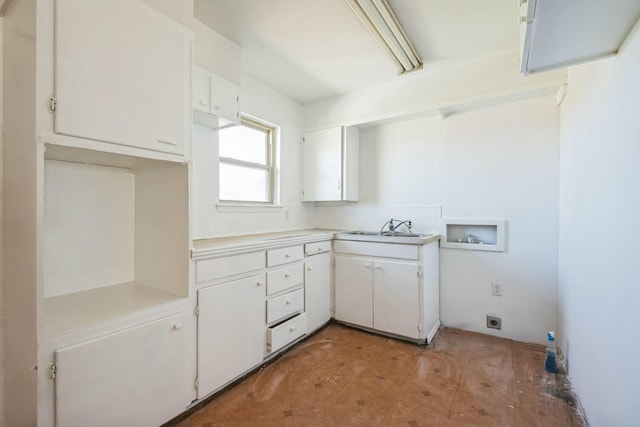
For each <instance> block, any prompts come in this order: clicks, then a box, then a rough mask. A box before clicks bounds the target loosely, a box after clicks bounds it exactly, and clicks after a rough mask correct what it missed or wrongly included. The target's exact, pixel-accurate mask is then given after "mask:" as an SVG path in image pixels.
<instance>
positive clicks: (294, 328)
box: [289, 326, 297, 332]
mask: <svg viewBox="0 0 640 427" xmlns="http://www.w3.org/2000/svg"><path fill="white" fill-rule="evenodd" d="M296 329H297V328H296V327H295V326H292V327H290V328H289V332H293V331H295V330H296Z"/></svg>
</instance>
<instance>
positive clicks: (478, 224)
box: [440, 218, 506, 252]
mask: <svg viewBox="0 0 640 427" xmlns="http://www.w3.org/2000/svg"><path fill="white" fill-rule="evenodd" d="M505 230H506V221H505V220H503V219H474V218H462V219H452V218H443V220H442V235H443V236H444V237H443V239H442V240H441V241H440V246H441V247H443V248H450V249H467V250H474V251H493V252H504V250H505V240H506V239H505Z"/></svg>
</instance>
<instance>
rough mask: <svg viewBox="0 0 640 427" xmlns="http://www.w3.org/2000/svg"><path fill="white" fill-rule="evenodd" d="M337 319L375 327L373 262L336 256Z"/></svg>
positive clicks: (365, 259)
mask: <svg viewBox="0 0 640 427" xmlns="http://www.w3.org/2000/svg"><path fill="white" fill-rule="evenodd" d="M335 261H336V266H335V268H336V272H335V280H336V283H335V287H336V289H335V305H336V306H335V309H336V319H337V320H342V321H343V322H347V323H353V324H354V325H360V326H366V327H369V328H371V327H373V283H372V261H371V259H369V258H352V257H343V256H338V255H336V257H335Z"/></svg>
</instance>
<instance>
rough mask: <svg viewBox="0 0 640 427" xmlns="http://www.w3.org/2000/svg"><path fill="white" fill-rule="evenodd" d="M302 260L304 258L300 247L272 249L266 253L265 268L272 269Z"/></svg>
mask: <svg viewBox="0 0 640 427" xmlns="http://www.w3.org/2000/svg"><path fill="white" fill-rule="evenodd" d="M302 258H304V251H303V249H302V246H293V247H291V248H283V249H273V250H270V251H267V266H268V267H274V266H276V265H281V264H286V263H288V262H293V261H299V260H301V259H302Z"/></svg>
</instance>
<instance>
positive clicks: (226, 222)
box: [192, 76, 313, 239]
mask: <svg viewBox="0 0 640 427" xmlns="http://www.w3.org/2000/svg"><path fill="white" fill-rule="evenodd" d="M241 100H242V102H241V106H242V112H243V113H245V114H248V115H250V116H253V117H256V118H258V119H261V120H264V121H267V122H270V123H272V124H274V125H277V126H279V128H280V132H279V138H278V139H279V141H278V147H277V149H278V151H279V153H280V161H279V164H278V165H277V168H276V174H277V176H278V177H279V184H280V197H279V198H280V204H281V206H282V208H280V209H278V208H275V209H274V208H244V209H243V208H238V209H232V210H231V211H229V210H227V211H222V210H221V209H219V208H218V206H217V203H218V160H217V159H218V154H217V141H218V138H217V132H216V131H215V130H211V129H207V128H203V127H202V126H194V134H193V147H192V149H193V167H192V171H193V180H192V194H193V197H192V200H193V206H192V216H193V237H194V239H203V238H210V237H220V236H230V235H241V234H254V233H265V232H273V231H279V230H292V229H302V228H308V227H310V226H311V224H312V214H313V207H312V206H309V205H303V204H302V202H301V200H302V182H301V181H302V180H301V176H302V170H301V167H302V132H301V130H300V128H301V106H300V105H299V104H297V103H296V102H294V101H292V100H291V99H289V98H287V97H286V96H284V95H282V94H280V93H279V92H277V91H275V90H273V89H271V88H269V87H267V86H265V85H264V84H262V83H261V82H259V81H257V80H255V79H253V78H251V77H249V76H243V77H242V98H241Z"/></svg>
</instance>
